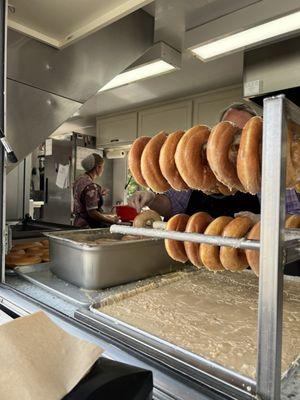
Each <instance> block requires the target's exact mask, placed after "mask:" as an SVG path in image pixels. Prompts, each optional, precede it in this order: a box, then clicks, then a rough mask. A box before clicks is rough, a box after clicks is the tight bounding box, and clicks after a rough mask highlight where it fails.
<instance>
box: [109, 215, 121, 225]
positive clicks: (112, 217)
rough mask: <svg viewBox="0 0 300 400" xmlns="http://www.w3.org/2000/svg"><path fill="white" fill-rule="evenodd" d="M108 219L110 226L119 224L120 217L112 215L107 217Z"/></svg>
mask: <svg viewBox="0 0 300 400" xmlns="http://www.w3.org/2000/svg"><path fill="white" fill-rule="evenodd" d="M109 219H110V222H111V223H112V224H117V223H118V222H120V217H118V216H117V215H112V216H110V217H109Z"/></svg>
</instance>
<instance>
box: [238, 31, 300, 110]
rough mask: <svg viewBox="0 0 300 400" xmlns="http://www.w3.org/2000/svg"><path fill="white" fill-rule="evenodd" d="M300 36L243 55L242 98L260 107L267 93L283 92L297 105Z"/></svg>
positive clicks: (299, 85)
mask: <svg viewBox="0 0 300 400" xmlns="http://www.w3.org/2000/svg"><path fill="white" fill-rule="evenodd" d="M299 49H300V37H299V36H297V37H294V38H291V39H287V40H284V41H281V42H277V43H273V44H270V45H268V46H263V47H258V48H257V49H254V50H250V51H247V52H246V53H245V55H244V71H243V75H244V76H243V80H244V97H248V98H251V100H253V101H255V102H256V103H258V104H262V101H263V98H264V96H265V95H266V94H268V96H270V95H271V94H277V93H279V91H280V93H281V92H284V93H285V94H286V96H287V98H288V99H289V100H291V101H293V102H294V103H295V104H297V105H298V106H299V105H300V100H299V99H300V97H299V93H300V83H299V73H298V71H299V62H300V50H299Z"/></svg>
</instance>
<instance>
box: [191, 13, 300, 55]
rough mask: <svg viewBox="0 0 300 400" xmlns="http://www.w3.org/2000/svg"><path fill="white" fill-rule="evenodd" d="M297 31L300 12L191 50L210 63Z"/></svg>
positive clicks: (299, 23)
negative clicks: (223, 56) (226, 55)
mask: <svg viewBox="0 0 300 400" xmlns="http://www.w3.org/2000/svg"><path fill="white" fill-rule="evenodd" d="M297 30H300V11H298V12H295V13H293V14H289V15H286V16H284V17H280V18H277V19H274V20H273V21H270V22H266V23H264V24H261V25H257V26H255V27H253V28H249V29H246V30H244V31H242V32H238V33H234V34H232V35H230V36H226V37H224V38H221V39H216V40H213V41H211V42H209V43H204V44H201V45H197V46H195V47H193V48H191V49H190V50H191V51H192V52H193V53H194V54H195V55H196V56H197V57H199V58H200V59H201V60H203V61H208V60H212V59H215V58H217V57H220V56H222V55H225V54H228V53H233V52H236V51H238V50H243V49H246V48H249V47H252V46H253V45H254V44H261V43H263V42H265V41H268V40H269V39H271V38H278V37H280V36H283V35H287V34H289V33H291V32H295V31H297Z"/></svg>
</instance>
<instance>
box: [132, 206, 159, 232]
mask: <svg viewBox="0 0 300 400" xmlns="http://www.w3.org/2000/svg"><path fill="white" fill-rule="evenodd" d="M154 221H161V217H160V215H159V214H158V213H157V212H156V211H153V210H147V211H143V212H142V213H140V214H139V215H137V216H136V217H135V218H134V220H133V226H134V227H135V228H147V227H149V226H150V227H152V224H153V222H154Z"/></svg>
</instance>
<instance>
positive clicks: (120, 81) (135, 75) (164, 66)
mask: <svg viewBox="0 0 300 400" xmlns="http://www.w3.org/2000/svg"><path fill="white" fill-rule="evenodd" d="M180 62H181V55H180V53H179V52H178V51H176V50H174V49H172V48H171V47H170V46H168V45H167V44H166V43H163V42H159V43H156V44H155V45H154V46H153V47H152V48H151V49H150V50H149V51H148V52H146V54H145V55H144V56H142V57H141V58H140V59H139V60H138V61H137V62H136V63H135V64H133V65H132V66H131V67H130V68H129V69H127V70H125V71H124V72H122V73H121V74H119V75H117V76H116V77H115V78H113V79H112V80H111V81H109V82H108V83H107V84H106V85H104V86H103V87H102V88H101V89H100V90H98V93H99V92H104V91H106V90H110V89H113V88H116V87H119V86H124V85H127V84H128V83H132V82H137V81H141V80H143V79H147V78H151V77H153V76H158V75H162V74H165V73H167V72H171V71H173V70H175V69H178V68H179V67H180Z"/></svg>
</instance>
